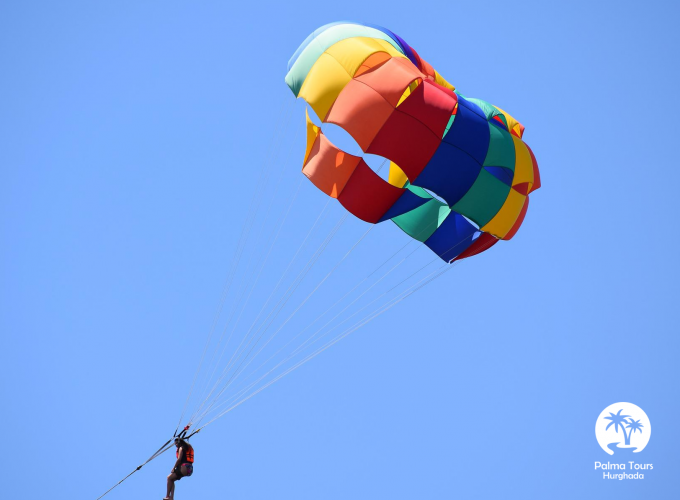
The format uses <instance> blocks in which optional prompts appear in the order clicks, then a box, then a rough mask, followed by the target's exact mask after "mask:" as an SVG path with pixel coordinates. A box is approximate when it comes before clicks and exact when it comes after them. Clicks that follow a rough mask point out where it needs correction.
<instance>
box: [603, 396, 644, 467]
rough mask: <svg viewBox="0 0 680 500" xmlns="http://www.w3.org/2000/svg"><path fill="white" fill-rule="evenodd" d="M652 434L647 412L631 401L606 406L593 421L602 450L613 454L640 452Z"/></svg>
mask: <svg viewBox="0 0 680 500" xmlns="http://www.w3.org/2000/svg"><path fill="white" fill-rule="evenodd" d="M651 434H652V425H651V424H650V423H649V418H648V417H647V414H646V413H645V412H644V411H643V410H642V408H640V407H639V406H637V405H634V404H633V403H614V404H613V405H609V406H607V407H606V408H605V409H604V410H603V411H602V413H600V416H599V417H597V421H596V422H595V437H596V438H597V442H598V443H600V446H601V447H602V449H603V450H604V451H606V452H607V453H609V454H610V455H613V454H614V453H616V454H617V455H623V454H629V453H640V452H641V451H642V450H644V449H645V446H647V443H649V438H650V436H651Z"/></svg>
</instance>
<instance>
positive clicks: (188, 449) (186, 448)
mask: <svg viewBox="0 0 680 500" xmlns="http://www.w3.org/2000/svg"><path fill="white" fill-rule="evenodd" d="M175 446H176V447H177V451H176V457H177V460H176V461H175V465H174V467H173V468H172V471H171V472H170V475H169V476H168V491H167V494H166V496H165V498H164V499H163V500H174V498H175V481H179V480H180V479H182V478H183V477H189V476H191V475H192V474H193V473H194V448H193V446H191V445H190V444H189V443H188V442H187V441H186V440H185V439H184V438H181V437H176V438H175Z"/></svg>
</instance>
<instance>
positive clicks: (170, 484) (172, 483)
mask: <svg viewBox="0 0 680 500" xmlns="http://www.w3.org/2000/svg"><path fill="white" fill-rule="evenodd" d="M176 479H177V476H176V475H175V473H174V472H173V473H172V474H170V475H169V476H168V491H167V494H166V495H165V498H169V499H171V500H172V497H173V496H174V495H175V480H176Z"/></svg>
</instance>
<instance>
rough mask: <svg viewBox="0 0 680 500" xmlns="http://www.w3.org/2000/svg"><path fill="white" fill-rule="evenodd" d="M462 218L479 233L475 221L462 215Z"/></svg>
mask: <svg viewBox="0 0 680 500" xmlns="http://www.w3.org/2000/svg"><path fill="white" fill-rule="evenodd" d="M461 215H463V214H461ZM463 218H464V219H465V220H466V221H468V222H469V223H470V224H472V225H473V226H475V227H476V228H477V231H481V230H480V229H479V224H477V223H476V222H475V221H473V220H472V219H470V218H468V217H465V216H464V215H463Z"/></svg>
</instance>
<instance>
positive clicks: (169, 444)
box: [96, 439, 174, 500]
mask: <svg viewBox="0 0 680 500" xmlns="http://www.w3.org/2000/svg"><path fill="white" fill-rule="evenodd" d="M173 446H174V443H173V442H172V439H170V440H169V441H168V442H167V443H165V444H164V445H163V446H161V447H160V448H159V449H158V451H157V452H156V453H154V454H153V455H151V457H149V459H147V461H146V462H144V463H143V464H142V465H139V466H137V468H136V469H135V470H133V471H132V472H130V473H129V474H128V475H127V476H125V477H124V478H123V479H121V480H120V481H118V482H117V483H116V484H114V485H113V486H111V487H110V488H109V489H108V490H106V491H105V492H104V493H103V494H102V495H100V496H98V497H97V498H96V500H101V499H102V498H104V497H105V496H106V495H108V494H109V493H110V492H111V491H112V490H113V489H114V488H116V487H117V486H119V485H120V484H121V483H122V482H123V481H125V480H126V479H127V478H129V477H130V476H131V475H132V474H134V473H135V472H137V471H138V470H140V469H141V468H142V467H144V466H145V465H146V464H148V463H149V462H151V461H152V460H154V459H155V458H157V457H159V456H161V455H162V454H163V453H165V452H166V451H168V450H169V449H170V448H172V447H173Z"/></svg>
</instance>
